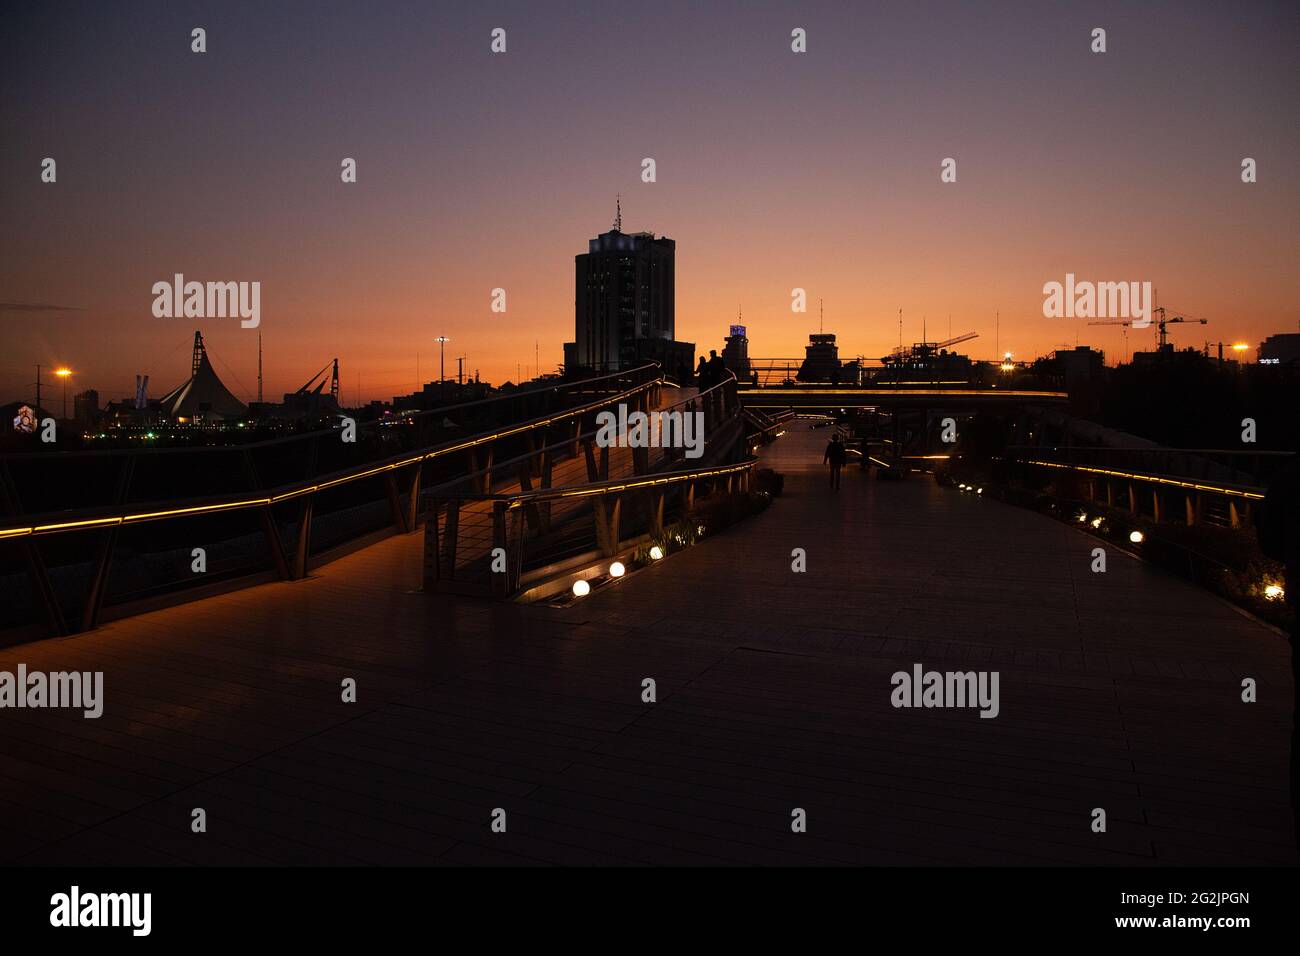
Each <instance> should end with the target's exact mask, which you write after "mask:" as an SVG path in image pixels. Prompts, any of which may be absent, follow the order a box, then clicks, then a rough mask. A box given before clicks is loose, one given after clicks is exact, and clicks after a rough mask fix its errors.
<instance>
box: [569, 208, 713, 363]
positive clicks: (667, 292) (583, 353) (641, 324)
mask: <svg viewBox="0 0 1300 956" xmlns="http://www.w3.org/2000/svg"><path fill="white" fill-rule="evenodd" d="M676 248H677V243H675V242H674V241H673V240H672V239H668V238H666V237H663V236H659V237H656V236H655V234H654V233H652V232H636V233H625V232H623V231H622V216H621V214H620V216H619V218H618V219H617V220H616V221H615V223H614V228H613V229H611V230H610V231H609V232H606V233H602V234H601V235H599V236H597V237H596V238H594V239H591V240H589V241H588V243H587V251H586V252H585V253H583V254H581V255H578V256H575V257H574V279H575V281H574V341H573V342H568V343H565V346H564V365H565V370H566V371H568V372H572V371H574V370H576V369H579V368H583V369H591V370H594V371H613V370H617V369H620V368H629V367H631V366H634V365H637V364H641V363H643V362H645V361H647V360H655V361H660V362H663V363H664V366H665V368H666V369H667V370H668V371H669V372H674V371H675V370H676V368H677V366H679V365H685V366H686V367H688V368H689V367H690V365H692V364H693V362H694V356H695V347H694V345H693V344H688V343H678V342H676V331H677V329H676V326H677V323H676V314H675V294H676V282H675V274H674V268H675V267H674V256H675V253H676ZM687 348H689V349H690V355H689V357H687V356H686V355H685V352H686V349H687Z"/></svg>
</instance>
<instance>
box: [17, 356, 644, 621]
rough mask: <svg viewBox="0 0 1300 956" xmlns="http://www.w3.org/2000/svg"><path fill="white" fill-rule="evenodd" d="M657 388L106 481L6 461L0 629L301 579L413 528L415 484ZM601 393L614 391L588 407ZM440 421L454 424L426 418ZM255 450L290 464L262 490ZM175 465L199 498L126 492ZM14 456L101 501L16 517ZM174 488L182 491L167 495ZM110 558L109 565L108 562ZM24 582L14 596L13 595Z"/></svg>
mask: <svg viewBox="0 0 1300 956" xmlns="http://www.w3.org/2000/svg"><path fill="white" fill-rule="evenodd" d="M661 382H662V375H661V373H660V371H659V368H658V366H657V365H649V366H644V367H642V368H640V369H635V370H632V371H630V372H627V373H618V374H614V375H606V376H601V377H600V378H599V379H589V380H584V381H582V382H580V383H575V385H574V387H573V388H572V389H571V390H569V391H568V392H566V393H565V394H566V395H568V396H569V398H570V399H571V400H572V401H573V404H570V405H569V406H568V407H565V408H563V409H555V410H552V411H550V412H547V413H545V414H542V415H539V416H534V417H531V418H528V419H527V420H524V421H516V422H506V421H501V420H500V419H501V418H503V417H504V416H505V415H506V413H507V410H508V409H513V410H514V411H516V412H521V413H522V412H523V411H524V410H525V409H527V408H529V407H530V406H528V405H527V404H520V403H517V402H513V401H512V402H510V403H509V404H507V405H502V406H497V407H495V408H494V410H493V412H492V415H491V416H489V417H487V418H485V417H484V412H485V409H486V408H487V407H488V406H489V405H490V403H484V402H474V403H468V404H467V405H465V406H457V407H456V408H455V409H435V410H433V411H432V412H429V413H421V414H420V415H419V416H418V418H419V420H420V421H423V422H425V425H424V426H420V425H418V424H416V423H414V422H407V423H406V424H399V425H397V426H393V428H392V429H390V434H396V435H397V436H398V439H399V440H395V441H394V440H389V441H385V442H380V443H379V444H378V446H377V447H365V446H362V448H359V449H358V448H353V449H348V446H347V445H346V443H344V442H342V441H341V440H340V434H339V432H338V431H337V430H331V431H326V432H318V433H315V434H312V435H305V436H294V437H293V438H290V439H283V440H277V441H274V442H271V443H255V444H254V445H252V446H233V447H231V448H228V449H200V448H194V449H177V450H166V451H133V452H126V453H120V454H118V453H113V452H107V453H100V454H101V455H103V456H105V460H111V461H113V462H114V463H115V464H116V468H115V469H113V470H110V471H109V472H107V473H105V474H101V473H98V472H95V469H94V467H93V464H94V462H95V461H96V459H95V458H94V455H95V453H77V452H72V453H51V454H47V455H45V456H41V455H34V456H33V455H26V456H8V457H7V458H6V459H5V460H4V461H3V466H4V467H3V468H0V479H2V480H0V510H3V512H4V514H3V516H0V546H3V548H0V552H3V554H2V555H0V591H3V592H4V596H5V598H6V600H5V601H4V602H0V603H3V605H4V611H3V612H2V613H0V629H2V628H5V627H12V626H15V625H17V624H24V623H30V622H31V621H32V620H35V619H40V618H42V617H43V618H44V621H45V624H46V627H47V631H48V632H50V633H53V634H63V633H69V632H72V631H76V630H85V629H88V628H90V627H92V626H94V623H95V621H96V620H97V618H98V615H99V612H100V610H101V608H102V607H103V606H104V604H105V602H106V601H107V602H108V603H117V604H123V603H128V602H130V601H132V600H137V599H141V598H145V597H153V596H158V595H161V594H165V593H168V592H173V591H175V592H179V591H182V590H184V589H187V588H192V587H195V586H196V584H198V583H200V582H201V583H212V582H214V581H217V580H221V579H222V578H223V577H224V578H233V577H241V576H245V575H248V574H250V573H255V572H258V571H263V570H266V569H268V568H269V569H274V571H275V573H276V574H277V575H278V576H279V577H281V578H294V577H301V576H302V575H303V574H305V573H306V572H307V568H308V563H309V561H310V559H311V558H312V557H313V556H319V555H320V554H322V553H323V552H324V551H325V550H327V549H330V548H333V547H336V546H339V545H341V544H344V543H346V542H348V541H351V540H357V539H359V538H363V537H365V536H366V535H368V534H372V533H375V532H377V531H383V530H384V529H387V528H393V527H395V528H397V529H398V530H400V531H407V532H409V531H413V530H415V527H416V522H417V518H418V514H417V507H418V500H419V493H420V489H421V488H422V487H424V486H426V485H438V484H443V483H447V482H452V481H454V480H455V479H456V478H457V477H458V476H461V475H464V474H466V473H473V472H475V471H477V470H480V469H481V463H482V462H484V461H489V462H490V461H491V460H492V459H493V457H500V458H504V459H507V460H508V459H511V458H514V457H517V454H518V453H519V452H521V451H524V450H526V449H528V448H530V447H538V446H542V447H544V446H546V445H547V444H548V436H550V435H553V434H556V433H563V434H567V435H570V436H576V435H581V434H584V433H585V431H586V424H587V423H588V422H589V421H591V420H593V419H594V417H595V416H596V415H597V414H598V413H599V412H600V411H601V410H602V409H605V408H608V407H610V406H617V404H618V403H620V402H628V401H634V402H643V403H649V402H651V401H652V400H653V396H654V393H657V391H658V388H659V385H660V384H661ZM602 387H603V388H611V389H617V391H615V392H614V393H613V394H605V395H604V396H602V397H600V398H594V399H593V396H595V395H597V394H599V389H600V388H602ZM534 397H536V396H534ZM510 398H511V399H513V398H514V396H511V397H510ZM579 400H580V401H579ZM467 410H469V411H467ZM448 411H452V412H454V413H455V414H456V415H458V417H459V418H460V422H459V423H457V422H456V421H454V420H453V419H452V418H451V416H445V417H443V418H442V419H441V420H439V421H433V419H432V418H431V417H430V416H438V415H443V414H444V413H445V412H448ZM470 412H472V414H470ZM489 419H490V420H491V423H492V426H493V427H492V428H490V429H489V430H486V431H483V432H478V433H473V434H470V433H468V428H469V424H468V423H470V422H478V423H482V422H485V421H489ZM404 421H405V420H404ZM449 421H450V422H452V424H453V425H455V426H456V428H455V429H452V428H451V427H450V426H448V425H447V422H449ZM377 427H381V428H388V427H389V426H387V425H383V424H380V425H377ZM395 429H407V430H406V431H396V430H395ZM430 439H433V441H431V442H430V443H428V444H424V443H425V442H429V440H430ZM360 444H361V443H358V445H360ZM257 447H273V448H275V449H277V450H278V451H281V452H282V451H283V450H284V449H286V448H291V449H293V450H294V452H295V454H299V455H301V456H302V457H303V460H302V461H299V462H298V463H297V464H296V466H295V468H293V469H289V471H290V473H291V474H290V477H289V478H288V480H280V481H271V480H268V479H267V471H266V470H264V469H263V468H262V465H264V463H265V462H264V460H263V459H258V458H257V457H256V456H255V449H256V448H257ZM338 448H344V449H345V451H343V452H338ZM64 454H66V455H67V456H69V457H68V458H66V459H65V458H64ZM87 454H89V455H90V456H91V457H90V458H89V459H88V458H87ZM185 455H194V456H197V457H196V458H195V459H191V460H197V461H200V462H202V468H201V469H200V470H201V472H205V473H206V472H211V473H213V474H210V475H207V477H208V478H211V479H213V480H212V481H210V482H208V483H207V484H204V483H203V482H200V483H199V484H200V487H201V489H202V490H203V491H207V492H208V493H199V494H195V493H194V489H193V487H192V486H191V485H190V484H189V483H187V482H173V483H172V485H173V487H171V488H170V490H171V491H172V494H170V495H163V496H158V497H150V498H146V499H144V500H143V501H141V500H140V499H139V497H138V496H137V495H135V494H132V490H133V489H138V488H139V487H140V486H141V482H140V478H139V475H140V472H141V471H148V470H149V469H150V468H154V469H156V468H157V467H158V465H159V463H162V462H170V463H175V462H178V461H181V460H184V459H183V457H182V456H185ZM219 455H229V456H232V457H231V459H229V460H228V462H225V463H224V464H225V465H226V467H224V468H223V467H221V464H219V463H223V462H222V459H221V458H220V457H214V456H219ZM19 459H21V461H22V462H29V463H30V462H33V461H36V460H38V459H42V461H41V462H40V463H41V464H46V463H53V462H60V461H62V462H68V461H75V462H80V464H78V465H76V466H75V467H77V468H79V469H80V471H81V473H82V475H83V478H82V481H83V483H94V482H102V483H105V484H106V485H107V492H106V493H101V494H100V495H99V496H98V498H97V499H96V500H95V502H94V503H93V504H91V505H86V506H82V507H77V508H64V509H61V510H47V511H44V512H37V513H33V511H32V509H30V508H28V509H24V508H23V507H21V505H22V503H23V500H24V496H20V495H19V493H18V483H16V482H15V480H14V477H13V474H12V472H11V470H10V467H11V465H12V464H13V462H14V461H16V460H19ZM88 461H89V462H91V466H89V467H88V466H87V462H88ZM63 467H69V466H68V465H66V464H65V465H63ZM192 470H193V469H190V471H192ZM270 471H271V474H272V475H274V476H280V475H282V472H280V471H276V470H274V469H271V470H270ZM172 473H173V475H177V474H180V475H188V474H189V473H190V472H189V471H186V470H185V469H177V470H174V471H173V472H172ZM155 477H156V476H155ZM218 479H219V480H218ZM223 484H224V486H225V487H224V488H223V487H220V486H221V485H223ZM232 486H233V487H232ZM144 487H146V488H148V487H153V484H151V483H149V482H146V483H144ZM182 490H183V491H185V492H188V494H181V493H178V492H180V491H182ZM105 498H106V499H108V500H104V499H105ZM87 535H89V536H90V537H87ZM196 547H197V548H200V549H201V550H203V551H204V552H211V553H212V554H213V556H214V558H216V559H217V560H214V566H213V568H211V569H208V570H205V571H204V572H203V574H202V575H196V574H195V573H193V572H192V571H191V562H190V556H191V554H192V552H193V551H194V548H196ZM115 554H117V555H118V556H119V558H120V559H121V560H118V561H115V560H114V555H115ZM24 577H25V578H26V580H27V582H28V585H29V586H28V587H26V588H24V587H22V586H21V582H22V581H23V579H24ZM10 598H12V600H9V599H10Z"/></svg>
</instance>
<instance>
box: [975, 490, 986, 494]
mask: <svg viewBox="0 0 1300 956" xmlns="http://www.w3.org/2000/svg"><path fill="white" fill-rule="evenodd" d="M975 494H977V495H982V494H984V489H983V488H976V489H975Z"/></svg>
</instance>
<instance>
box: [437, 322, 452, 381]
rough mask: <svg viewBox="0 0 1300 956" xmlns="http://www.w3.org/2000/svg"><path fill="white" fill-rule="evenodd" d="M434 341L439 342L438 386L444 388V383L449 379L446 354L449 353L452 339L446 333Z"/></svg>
mask: <svg viewBox="0 0 1300 956" xmlns="http://www.w3.org/2000/svg"><path fill="white" fill-rule="evenodd" d="M434 341H435V342H437V343H438V387H439V388H442V383H443V382H445V381H447V362H446V359H445V356H446V354H447V343H448V342H450V341H451V339H449V338H447V336H445V335H440V336H438V337H437V338H436V339H434Z"/></svg>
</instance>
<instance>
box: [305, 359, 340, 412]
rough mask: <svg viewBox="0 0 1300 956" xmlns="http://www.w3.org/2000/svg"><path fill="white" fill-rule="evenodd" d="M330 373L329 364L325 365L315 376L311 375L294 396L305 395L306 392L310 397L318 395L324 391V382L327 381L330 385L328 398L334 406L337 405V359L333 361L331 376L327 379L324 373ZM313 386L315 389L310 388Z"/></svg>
mask: <svg viewBox="0 0 1300 956" xmlns="http://www.w3.org/2000/svg"><path fill="white" fill-rule="evenodd" d="M330 371H331V367H330V364H329V363H326V365H325V367H324V368H323V369H321V370H320V371H319V372H317V373H316V374H315V375H313V376H312V377H311V378H310V379H308V380H307V384H306V385H304V386H303V387H302V388H300V389H298V391H297V392H296V393H295V394H298V395H306V394H308V392H310V393H311V394H312V395H319V394H320V393H321V392H322V391H323V390H324V388H325V383H326V381H328V382H329V383H330V397H331V398H333V399H334V402H335V404H337V403H338V400H339V360H338V359H334V360H333V371H332V374H331V375H330V376H329V377H328V378H327V377H326V375H325V373H326V372H330ZM317 379H319V380H320V381H319V382H317ZM313 385H315V386H316V387H315V388H312V386H313Z"/></svg>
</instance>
